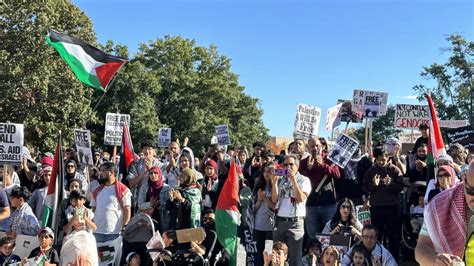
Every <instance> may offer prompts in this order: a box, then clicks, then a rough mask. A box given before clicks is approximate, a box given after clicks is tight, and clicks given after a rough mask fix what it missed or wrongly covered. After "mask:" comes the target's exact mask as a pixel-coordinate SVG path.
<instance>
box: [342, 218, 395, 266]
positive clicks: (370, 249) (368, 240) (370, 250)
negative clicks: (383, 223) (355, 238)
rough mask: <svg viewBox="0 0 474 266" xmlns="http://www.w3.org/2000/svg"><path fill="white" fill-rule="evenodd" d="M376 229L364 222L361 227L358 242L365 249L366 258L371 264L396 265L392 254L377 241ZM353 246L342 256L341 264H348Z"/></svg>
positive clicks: (376, 265) (377, 265) (375, 265)
mask: <svg viewBox="0 0 474 266" xmlns="http://www.w3.org/2000/svg"><path fill="white" fill-rule="evenodd" d="M377 236H378V230H377V228H376V227H375V226H374V225H372V224H366V225H364V227H363V228H362V241H361V243H360V244H359V245H360V246H361V247H364V248H365V249H366V251H367V252H366V254H368V255H367V256H366V257H367V260H368V261H371V262H372V265H373V266H382V265H383V266H396V265H398V264H397V262H396V261H395V259H394V258H393V256H392V254H391V253H390V252H389V251H388V250H387V249H386V248H385V247H384V246H382V244H380V243H379V242H377ZM356 246H357V245H355V246H353V247H352V248H351V249H350V250H349V251H348V252H347V253H346V254H345V255H344V257H343V258H342V265H344V266H346V265H350V264H351V258H350V256H349V254H352V250H353V249H354V248H355V247H356Z"/></svg>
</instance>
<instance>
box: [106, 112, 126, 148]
mask: <svg viewBox="0 0 474 266" xmlns="http://www.w3.org/2000/svg"><path fill="white" fill-rule="evenodd" d="M124 122H127V124H128V126H130V115H127V114H115V113H107V114H106V118H105V135H104V144H105V145H111V146H121V145H122V133H123V124H124Z"/></svg>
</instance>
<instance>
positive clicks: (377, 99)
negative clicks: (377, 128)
mask: <svg viewBox="0 0 474 266" xmlns="http://www.w3.org/2000/svg"><path fill="white" fill-rule="evenodd" d="M387 99H388V93H386V92H379V91H365V90H354V93H353V94H352V111H354V112H360V113H362V116H363V117H369V118H370V117H379V116H382V115H385V113H386V112H387Z"/></svg>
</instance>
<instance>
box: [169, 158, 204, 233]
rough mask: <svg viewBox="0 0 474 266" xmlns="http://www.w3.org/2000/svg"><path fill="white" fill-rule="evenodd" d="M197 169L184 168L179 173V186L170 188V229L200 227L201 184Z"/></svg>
mask: <svg viewBox="0 0 474 266" xmlns="http://www.w3.org/2000/svg"><path fill="white" fill-rule="evenodd" d="M196 173H197V172H196V171H195V170H194V169H192V168H189V167H187V168H184V169H183V170H181V173H180V174H179V177H178V181H179V187H177V188H176V189H173V188H172V189H170V191H169V193H168V194H169V199H168V202H167V208H168V210H169V211H170V219H171V221H170V229H173V230H179V229H186V228H195V227H199V226H200V224H201V201H202V194H201V186H200V185H199V184H198V183H197V177H196Z"/></svg>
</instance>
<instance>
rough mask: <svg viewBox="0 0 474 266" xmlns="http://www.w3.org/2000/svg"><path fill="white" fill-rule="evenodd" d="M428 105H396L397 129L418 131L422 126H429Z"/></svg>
mask: <svg viewBox="0 0 474 266" xmlns="http://www.w3.org/2000/svg"><path fill="white" fill-rule="evenodd" d="M428 111H429V109H428V105H415V104H397V105H395V127H396V128H412V129H418V128H419V127H420V125H421V124H429V116H428Z"/></svg>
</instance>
